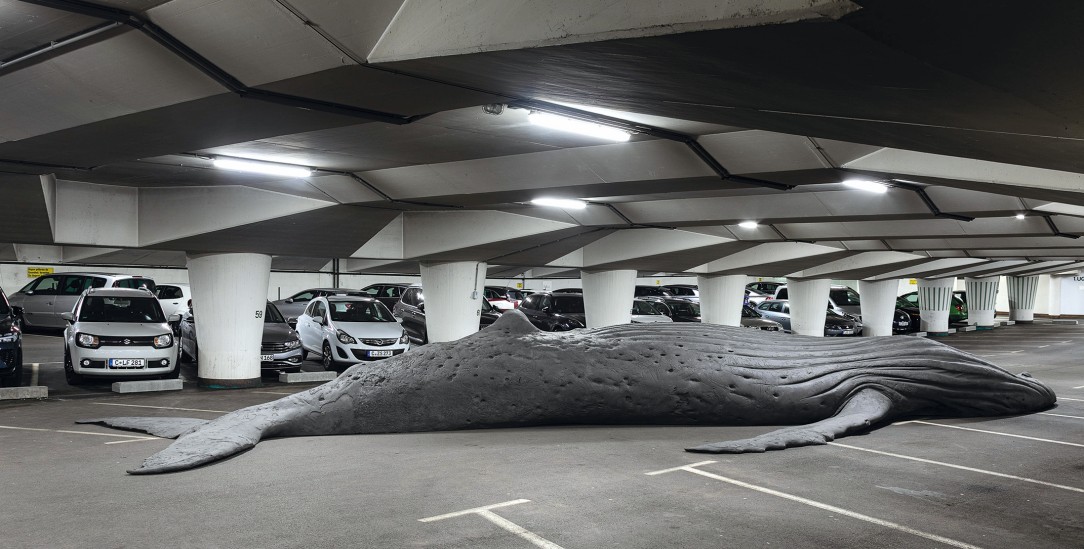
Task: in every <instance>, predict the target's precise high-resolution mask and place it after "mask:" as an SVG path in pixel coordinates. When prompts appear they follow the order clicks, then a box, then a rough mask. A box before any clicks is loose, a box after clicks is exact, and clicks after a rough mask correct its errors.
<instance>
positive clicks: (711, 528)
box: [0, 324, 1084, 549]
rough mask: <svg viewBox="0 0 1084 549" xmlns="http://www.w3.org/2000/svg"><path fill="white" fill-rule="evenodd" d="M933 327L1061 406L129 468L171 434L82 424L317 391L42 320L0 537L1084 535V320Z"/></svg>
mask: <svg viewBox="0 0 1084 549" xmlns="http://www.w3.org/2000/svg"><path fill="white" fill-rule="evenodd" d="M939 341H942V342H944V343H946V344H948V345H952V346H955V347H958V348H960V349H963V350H966V351H969V352H971V353H974V354H978V355H980V356H983V357H985V358H986V359H987V360H990V361H991V362H994V363H996V364H999V365H1001V366H1003V367H1005V368H1006V369H1008V370H1010V371H1012V372H1021V371H1030V372H1031V373H1032V374H1033V375H1034V376H1035V377H1036V378H1038V379H1040V380H1042V381H1044V382H1046V383H1048V384H1049V385H1051V386H1052V387H1053V388H1054V390H1055V392H1056V393H1057V394H1058V397H1059V404H1058V406H1057V408H1055V409H1052V410H1049V411H1047V412H1045V413H1042V414H1033V415H1028V416H1022V417H1005V418H984V419H935V420H929V421H912V422H905V423H901V424H897V425H893V426H889V427H885V428H882V429H879V430H877V431H874V432H872V433H870V434H868V435H864V436H855V437H847V438H842V439H839V440H838V441H836V443H833V444H831V445H828V446H819V447H809V448H798V449H791V450H785V451H781V452H768V453H765V454H745V455H722V456H705V455H701V454H688V453H685V452H683V451H682V448H684V447H686V446H690V445H693V444H699V443H703V442H714V441H718V440H725V439H733V438H743V437H748V436H752V435H755V434H759V433H762V432H765V431H768V430H770V429H771V428H770V427H740V428H739V427H550V428H531V429H516V430H490V431H462V432H446V433H423V434H397V435H365V436H336V437H310V438H289V439H277V440H270V441H264V442H261V443H260V444H259V445H258V446H256V448H254V449H253V450H251V451H249V452H246V453H244V454H241V455H239V456H237V457H235V458H233V459H229V460H227V461H224V462H220V463H217V464H213V465H211V466H208V467H203V468H200V469H196V470H192V471H187V472H181V473H174V474H167V475H157V476H131V475H127V474H125V472H124V471H125V469H128V468H132V467H135V466H137V465H138V464H139V463H140V462H141V461H142V460H143V458H145V457H147V456H149V455H151V454H153V453H154V452H157V451H158V450H161V449H163V448H165V447H166V446H167V445H168V444H169V443H170V441H169V440H166V439H159V438H155V437H150V436H144V435H141V434H138V433H129V432H123V431H116V430H111V429H107V428H103V427H97V426H91V425H76V424H75V423H74V421H75V420H76V419H79V418H86V417H97V416H116V415H147V416H158V415H161V416H187V417H197V418H205V419H210V418H214V417H217V416H218V415H221V414H223V413H226V412H228V411H231V410H235V409H238V408H242V407H245V406H249V405H252V404H258V403H262V402H267V401H269V400H273V399H276V398H279V397H280V396H282V395H284V394H288V393H291V392H295V391H300V390H304V389H307V388H309V387H311V385H302V386H296V385H285V384H279V383H278V382H276V381H273V380H268V382H267V383H266V384H265V386H264V387H262V388H258V389H245V390H233V391H209V390H200V389H197V388H195V387H194V384H186V388H185V390H184V391H180V392H171V393H158V394H154V393H145V394H126V395H118V394H114V393H111V392H109V384H108V383H105V382H103V383H101V384H99V385H91V386H88V387H85V388H84V387H80V388H71V387H68V386H67V385H66V384H65V382H64V376H63V371H62V367H61V366H62V365H61V364H60V363H59V361H60V360H61V358H60V357H61V355H62V348H61V343H60V339H59V338H58V337H56V336H55V335H50V334H31V335H27V336H26V341H25V358H26V363H27V365H28V367H27V372H26V373H25V376H26V378H27V379H26V381H27V382H30V381H34V382H36V383H39V384H43V385H48V386H49V391H50V398H49V399H48V400H46V401H15V402H12V401H5V402H2V403H0V494H2V498H0V501H2V502H3V506H2V509H3V521H2V525H0V547H5V548H6V547H11V548H22V547H34V548H37V547H53V548H60V547H164V546H170V547H231V548H236V547H298V546H306V547H374V548H375V547H380V548H385V547H448V548H452V547H470V548H502V549H503V548H516V547H523V548H529V547H545V548H550V549H554V548H566V549H573V548H576V549H583V548H599V547H615V548H616V547H621V548H658V547H682V548H707V547H712V548H717V547H777V546H784V547H938V546H949V547H987V548H994V547H1005V548H1009V547H1011V548H1019V547H1029V548H1030V547H1044V548H1045V547H1082V546H1084V366H1082V365H1081V358H1080V357H1081V356H1082V352H1081V351H1082V350H1084V325H1079V326H1078V325H1052V324H1032V325H1016V326H1005V327H1001V328H998V329H996V330H993V331H989V332H965V333H959V334H954V335H950V336H947V337H944V338H939ZM31 364H38V366H37V367H33V366H31ZM310 367H311V368H312V369H319V366H318V365H317V364H316V363H315V362H311V361H310ZM190 369H191V366H188V367H187V369H186V371H185V374H186V375H187V376H188V377H192V376H191V374H193V373H194V372H191V371H189V370H190ZM31 378H33V379H31ZM188 385H191V386H188Z"/></svg>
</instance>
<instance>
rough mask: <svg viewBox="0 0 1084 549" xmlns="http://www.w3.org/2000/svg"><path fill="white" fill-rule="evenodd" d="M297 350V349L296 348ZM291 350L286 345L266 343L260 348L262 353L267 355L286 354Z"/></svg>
mask: <svg viewBox="0 0 1084 549" xmlns="http://www.w3.org/2000/svg"><path fill="white" fill-rule="evenodd" d="M294 348H295V349H296V348H297V347H294ZM289 350H290V349H289V348H288V347H286V343H264V344H263V345H261V346H260V352H261V353H263V354H265V355H267V354H275V353H284V352H286V351H289Z"/></svg>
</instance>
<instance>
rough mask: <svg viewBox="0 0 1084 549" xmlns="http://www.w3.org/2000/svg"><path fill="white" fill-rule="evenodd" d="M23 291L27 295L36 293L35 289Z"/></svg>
mask: <svg viewBox="0 0 1084 549" xmlns="http://www.w3.org/2000/svg"><path fill="white" fill-rule="evenodd" d="M23 293H24V294H26V295H34V290H27V291H25V292H23Z"/></svg>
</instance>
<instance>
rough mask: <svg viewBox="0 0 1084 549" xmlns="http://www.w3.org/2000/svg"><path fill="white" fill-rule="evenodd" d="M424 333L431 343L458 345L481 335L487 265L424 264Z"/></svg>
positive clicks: (473, 262)
mask: <svg viewBox="0 0 1084 549" xmlns="http://www.w3.org/2000/svg"><path fill="white" fill-rule="evenodd" d="M421 274H422V291H423V292H424V294H425V331H426V334H427V336H428V337H429V341H430V342H439V341H455V340H457V339H459V338H462V337H466V336H469V335H471V334H473V333H475V332H477V331H478V324H479V322H480V321H481V318H482V316H481V315H482V301H481V300H483V299H485V296H483V295H482V287H483V286H485V283H486V264H485V263H484V262H478V261H448V262H437V261H422V262H421Z"/></svg>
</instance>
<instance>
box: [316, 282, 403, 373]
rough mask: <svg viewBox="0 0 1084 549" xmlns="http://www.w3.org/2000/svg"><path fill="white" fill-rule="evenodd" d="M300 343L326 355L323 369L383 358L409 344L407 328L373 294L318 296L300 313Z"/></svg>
mask: <svg viewBox="0 0 1084 549" xmlns="http://www.w3.org/2000/svg"><path fill="white" fill-rule="evenodd" d="M296 330H297V334H298V336H300V337H301V347H302V348H303V349H304V350H305V351H307V352H311V353H316V354H319V355H320V356H321V357H323V363H324V369H326V370H328V371H331V370H339V369H341V368H345V367H346V366H347V365H353V364H356V363H358V362H364V361H369V360H380V359H383V358H388V357H391V356H395V355H398V354H401V353H403V352H405V351H406V350H407V349H409V348H410V340H409V339H407V335H406V331H405V330H403V327H402V326H401V325H400V324H399V322H398V321H397V320H396V319H395V317H394V316H392V314H391V311H389V310H388V308H387V307H386V306H384V304H383V303H381V302H380V301H377V300H376V299H373V298H371V297H353V296H344V295H331V296H327V297H318V298H316V299H313V300H312V301H311V302H309V305H308V307H306V308H305V311H304V312H303V313H301V316H299V317H297V328H296Z"/></svg>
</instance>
